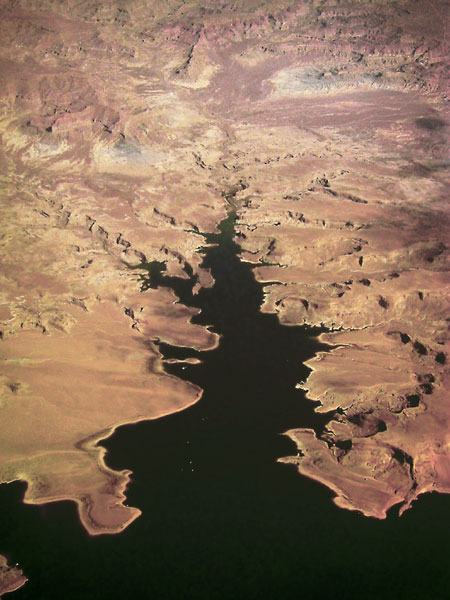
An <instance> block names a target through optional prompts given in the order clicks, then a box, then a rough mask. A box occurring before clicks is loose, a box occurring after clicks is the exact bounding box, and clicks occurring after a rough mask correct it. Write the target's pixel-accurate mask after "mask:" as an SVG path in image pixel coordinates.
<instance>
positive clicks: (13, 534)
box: [0, 215, 450, 600]
mask: <svg viewBox="0 0 450 600" xmlns="http://www.w3.org/2000/svg"><path fill="white" fill-rule="evenodd" d="M239 250H240V249H239V246H238V245H237V244H236V243H235V241H234V217H233V215H231V216H230V217H229V218H228V219H227V220H225V221H224V222H222V223H221V225H220V233H218V234H212V235H207V236H205V248H204V250H203V252H204V263H203V266H204V267H206V268H210V269H211V272H212V275H213V277H214V279H215V285H214V287H212V288H210V289H201V290H200V292H199V293H198V294H193V293H192V291H193V286H194V285H195V282H196V280H195V277H194V276H193V275H192V272H191V271H190V269H189V267H187V275H188V278H187V279H181V278H174V277H167V276H165V273H164V267H163V265H158V264H156V263H151V264H149V265H147V271H148V275H146V276H145V277H144V278H143V281H142V284H143V289H145V288H146V287H152V286H161V285H162V286H168V287H170V288H172V289H173V290H174V291H175V293H176V294H177V296H178V297H179V298H180V301H181V302H182V303H184V304H186V305H190V306H196V307H199V308H201V313H200V314H199V315H198V316H196V317H195V318H194V322H196V323H199V324H203V325H209V326H210V327H211V328H212V330H213V331H215V332H217V333H219V334H220V336H221V340H220V344H219V346H218V348H216V349H215V350H213V351H210V352H196V351H193V350H192V349H189V348H176V347H173V346H169V345H167V344H163V343H161V344H160V345H159V346H160V350H161V352H162V354H163V356H164V357H165V358H166V359H179V360H181V361H182V360H183V359H187V358H197V359H199V360H200V361H201V362H200V363H199V364H189V363H186V362H175V363H166V368H167V371H168V372H170V373H172V374H174V375H176V376H178V377H181V378H183V379H186V380H188V381H192V382H193V383H195V384H197V385H198V386H200V387H201V388H202V389H203V390H204V394H203V397H202V398H201V400H200V401H199V402H198V403H197V404H195V405H193V406H192V407H190V408H188V409H187V410H185V411H183V412H180V413H176V414H173V415H170V416H167V417H164V418H161V419H158V420H155V421H147V422H142V423H139V424H136V425H130V426H125V427H121V428H119V429H118V430H117V431H116V432H115V434H114V435H113V436H112V437H111V438H109V439H108V440H105V441H104V442H103V445H104V446H106V447H107V449H108V455H107V462H108V464H109V465H110V466H112V467H113V468H115V469H122V468H126V469H130V470H132V471H133V476H132V482H131V484H130V486H129V489H128V491H127V497H128V504H130V505H132V506H137V507H139V508H140V509H141V510H142V511H143V514H142V516H141V517H140V518H139V519H137V520H136V521H135V522H133V523H132V524H131V526H130V527H129V528H128V529H126V530H125V531H124V532H123V533H122V534H120V535H115V536H99V537H95V538H92V537H90V536H89V535H88V534H87V533H86V532H85V531H84V530H83V529H82V527H81V525H80V523H79V521H78V517H77V513H76V509H75V505H74V504H73V503H70V502H60V503H56V504H49V505H45V506H41V507H33V506H26V505H23V504H21V503H20V499H21V498H22V495H23V491H24V487H25V486H24V485H23V484H11V485H9V486H2V487H0V499H1V501H2V505H3V506H4V507H5V508H4V510H3V512H2V513H0V526H1V533H2V548H0V550H3V548H4V549H5V550H7V551H8V552H9V553H10V554H11V556H13V557H16V558H18V559H19V560H20V564H21V567H22V568H23V569H24V571H25V573H26V574H27V576H28V577H29V579H30V581H29V582H28V583H27V584H26V585H25V586H24V587H23V588H22V589H21V590H19V591H18V592H16V593H15V596H11V598H14V597H15V598H16V599H17V600H53V599H56V598H57V599H58V600H59V599H61V598H65V599H66V600H79V599H80V598H83V600H94V599H99V600H103V599H106V600H112V599H116V598H133V599H134V598H136V599H141V598H142V599H147V598H148V599H155V600H191V599H192V600H214V599H218V600H235V599H241V598H242V599H246V600H251V599H256V598H257V599H259V598H261V599H265V598H268V599H274V600H277V599H278V598H283V600H284V599H294V598H295V599H296V600H299V599H305V600H309V599H311V600H312V599H313V598H314V599H316V598H319V599H321V598H324V599H325V598H326V599H328V598H333V599H340V598H342V599H345V600H349V599H353V598H355V599H356V598H358V599H360V598H364V600H366V599H372V600H379V598H382V597H383V598H395V599H396V600H400V599H403V598H404V599H406V598H408V600H412V599H414V598H417V599H419V598H420V599H421V600H423V598H433V600H439V599H440V598H446V597H447V596H446V593H447V590H448V589H449V587H448V578H449V576H448V555H449V551H450V544H449V541H448V540H449V533H450V531H449V529H450V526H449V522H448V517H447V515H448V508H449V498H447V497H445V496H436V497H435V496H432V495H428V496H426V497H424V498H421V499H420V500H419V501H418V502H417V503H416V505H415V506H414V509H413V510H411V511H408V512H407V513H406V514H405V515H404V516H403V517H402V518H401V519H399V518H398V517H397V515H396V514H395V510H393V511H391V513H390V514H389V517H388V519H387V520H386V521H377V520H374V519H367V518H365V517H363V516H361V515H359V514H357V513H351V512H349V511H344V510H341V509H339V508H337V507H336V506H335V505H334V504H333V503H332V501H331V498H332V493H331V492H330V491H329V490H328V489H327V488H325V487H323V486H321V485H319V484H318V483H316V482H314V481H311V480H309V479H307V478H305V477H302V476H300V475H299V474H298V473H297V471H296V469H295V468H293V467H292V466H287V465H282V464H280V463H277V462H276V461H277V458H279V457H282V456H286V455H290V454H292V453H296V448H295V446H294V444H293V443H292V442H290V440H289V439H288V438H287V437H285V436H283V435H280V434H282V433H283V432H284V431H286V430H287V429H290V428H294V427H312V428H314V429H315V430H316V431H318V432H320V431H321V430H322V429H323V427H324V425H325V423H326V422H327V421H328V419H329V416H325V415H318V414H317V413H315V412H314V410H313V409H314V404H313V403H312V402H310V401H309V400H307V399H305V397H304V395H303V392H302V391H300V390H298V389H296V388H295V385H296V383H297V382H299V381H300V380H303V379H305V378H306V376H307V374H308V370H307V369H306V368H305V367H304V365H303V362H304V361H305V360H307V359H308V358H310V357H311V356H313V355H314V353H316V352H318V351H321V350H326V349H327V348H328V347H326V346H323V345H321V344H320V343H319V342H318V341H317V337H316V335H317V333H318V330H313V329H307V328H303V327H285V326H282V325H280V323H279V321H278V319H277V317H276V316H275V315H267V314H262V313H261V312H260V310H259V309H260V305H261V302H262V300H263V289H262V286H261V284H259V283H258V282H256V281H255V278H254V277H253V273H252V268H251V265H249V264H248V263H245V262H243V261H242V260H241V259H240V256H239ZM144 266H145V265H144ZM141 267H142V265H141ZM425 574H426V577H422V575H425ZM430 582H431V583H430Z"/></svg>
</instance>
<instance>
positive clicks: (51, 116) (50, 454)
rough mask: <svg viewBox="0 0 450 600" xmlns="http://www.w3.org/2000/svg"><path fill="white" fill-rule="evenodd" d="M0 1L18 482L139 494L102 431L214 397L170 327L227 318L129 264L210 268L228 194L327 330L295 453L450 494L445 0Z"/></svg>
mask: <svg viewBox="0 0 450 600" xmlns="http://www.w3.org/2000/svg"><path fill="white" fill-rule="evenodd" d="M0 7H1V19H0V27H1V32H2V39H3V43H2V48H1V51H0V60H1V65H2V66H1V73H2V87H1V90H0V104H1V109H2V118H1V120H0V135H1V154H0V164H1V168H2V173H3V177H2V199H3V202H2V206H1V211H2V232H1V235H0V243H1V247H2V256H1V263H2V270H1V273H2V274H1V277H2V280H1V281H2V285H1V291H0V318H1V323H2V327H1V337H2V341H1V348H2V356H3V359H2V376H1V386H2V387H1V404H0V405H1V412H2V424H3V427H2V431H3V435H2V442H1V467H0V476H1V481H4V482H5V481H12V480H14V479H25V480H27V481H28V482H29V487H28V491H27V496H26V500H27V501H30V502H48V501H53V500H57V499H60V498H71V499H73V500H75V501H76V502H77V503H78V504H79V507H80V515H81V518H82V521H83V523H84V525H85V526H86V527H87V528H88V530H89V531H90V532H91V533H102V532H114V531H119V530H121V529H122V528H123V527H125V526H126V525H127V523H129V522H130V521H131V520H133V519H134V518H135V517H136V516H137V515H138V514H139V511H138V510H137V509H133V508H129V507H126V506H124V504H123V500H124V489H125V486H126V483H127V480H128V475H129V473H128V472H121V473H116V472H114V471H112V470H110V469H108V467H106V465H105V463H104V461H103V453H102V451H101V449H100V448H99V447H98V446H96V443H97V441H98V440H99V439H102V438H104V437H106V436H107V435H109V434H110V433H111V431H113V429H114V427H116V426H117V425H119V424H121V423H127V422H133V421H137V420H139V419H149V418H157V417H158V416H161V415H163V414H168V413H170V412H172V411H174V410H181V409H182V408H184V407H185V406H188V405H189V404H191V403H192V402H195V401H196V399H197V398H198V397H199V394H200V393H201V391H200V390H198V389H196V388H194V386H192V385H189V384H187V383H185V382H181V381H179V380H177V379H175V378H173V377H170V376H168V375H167V374H166V373H164V371H163V369H162V367H161V360H160V356H159V354H158V351H157V349H156V347H155V346H154V345H153V343H152V340H153V341H155V340H158V339H161V340H164V341H167V342H170V343H171V344H175V345H177V344H178V345H186V346H191V347H196V348H199V349H207V348H212V347H214V345H215V344H217V338H216V336H214V335H213V334H212V333H211V332H209V331H208V330H207V329H204V328H201V327H198V326H195V325H192V324H191V323H190V318H191V316H192V314H193V311H192V310H191V309H187V308H185V307H182V306H181V305H180V304H177V298H176V297H175V296H174V295H173V294H172V293H170V292H169V291H167V290H161V289H158V290H148V291H146V292H144V293H142V292H140V282H139V270H136V269H133V270H132V269H130V268H129V267H130V266H136V265H138V264H140V263H141V262H142V261H152V260H158V261H164V262H165V263H166V266H167V272H168V273H169V274H171V275H178V276H180V277H187V276H188V273H190V272H191V270H192V272H193V273H194V274H195V275H196V276H197V277H198V286H197V287H199V286H210V285H212V283H213V282H212V280H211V276H210V274H209V273H208V272H207V271H206V270H204V269H202V268H201V256H200V255H199V254H198V252H197V250H198V248H199V247H200V246H201V244H202V243H203V238H202V237H201V236H200V235H199V232H204V231H213V230H214V228H215V225H216V224H217V223H218V222H219V221H220V220H221V219H222V218H223V217H224V215H225V214H226V208H227V206H228V205H232V206H235V207H237V208H238V209H239V219H240V231H239V234H238V235H239V242H240V244H241V245H242V247H243V258H244V259H245V260H247V261H250V262H253V263H254V264H255V265H256V268H255V274H256V277H257V278H258V279H259V280H260V281H263V282H266V283H267V286H266V288H265V289H266V296H265V302H264V305H263V307H262V310H264V311H267V312H276V313H278V315H279V318H280V320H281V321H282V322H283V323H285V324H287V325H289V324H297V323H308V324H314V325H317V324H324V325H325V326H327V327H328V328H329V329H330V333H329V334H327V335H325V336H324V340H325V341H327V342H329V343H330V344H331V345H332V346H333V348H332V349H331V351H330V352H328V353H324V354H321V355H319V356H317V357H316V358H314V359H313V360H311V361H310V364H309V366H310V367H311V369H312V373H311V375H310V377H309V378H308V380H307V381H306V382H304V383H302V384H299V385H301V387H303V388H305V389H306V390H307V392H308V397H310V398H311V399H314V400H319V401H320V403H321V405H320V407H319V408H318V409H317V410H320V411H326V412H329V413H330V422H329V424H328V426H327V429H326V431H325V433H324V434H322V435H321V436H320V437H317V436H316V434H315V432H313V431H310V430H302V429H297V430H295V429H294V430H292V431H290V432H288V435H289V436H290V437H291V438H292V439H293V440H294V441H295V442H296V443H297V445H298V448H299V453H298V456H296V457H291V458H286V459H283V460H285V461H289V462H292V463H294V464H296V465H297V466H298V468H299V470H300V472H302V473H304V474H306V475H308V476H309V477H313V478H315V479H317V480H319V481H321V482H323V483H325V484H326V485H328V486H329V487H330V488H332V489H333V490H334V491H335V492H336V494H337V499H336V502H337V503H338V504H339V505H340V506H343V507H346V508H351V509H357V510H360V511H362V512H364V513H365V514H367V515H373V516H377V517H383V516H385V514H386V510H387V509H388V508H389V507H390V506H392V505H393V504H396V503H400V502H401V503H403V506H404V507H407V506H409V503H410V502H411V500H413V499H414V498H415V497H416V496H417V495H418V494H419V493H422V492H425V491H429V490H433V489H434V490H440V491H444V492H448V491H450V490H449V478H450V475H449V473H450V462H449V457H450V454H449V443H450V433H449V423H448V419H449V414H450V413H449V410H448V392H447V391H446V387H447V386H448V381H449V372H448V361H449V352H450V348H449V336H448V321H447V319H448V316H447V315H448V308H449V300H448V298H449V295H448V291H449V274H448V264H449V263H448V261H449V250H448V247H449V234H448V231H449V209H448V202H447V199H448V198H447V189H448V188H447V187H446V186H448V178H447V168H448V154H447V152H448V124H447V122H448V111H447V110H446V106H447V104H446V102H447V95H446V94H447V92H448V87H447V86H448V78H446V75H445V66H446V64H445V63H446V57H447V56H448V51H449V49H448V44H446V42H445V41H444V36H443V27H444V21H445V15H446V14H447V13H446V11H447V10H448V6H447V3H446V2H445V1H443V0H442V1H430V2H420V3H418V2H414V1H412V0H411V1H410V0H405V1H398V2H384V1H382V0H371V1H367V2H351V1H348V2H322V1H320V0H311V1H308V2H307V1H294V0H291V1H287V0H286V1H283V2H277V3H274V2H269V1H262V0H260V1H257V0H254V1H253V2H243V1H239V2H237V1H236V2H232V1H228V2H221V3H217V2H212V1H211V2H197V1H194V0H192V1H186V2H185V1H181V0H180V1H177V0H173V1H171V2H162V1H161V2H159V1H154V2H151V3H148V2H141V1H138V0H133V1H132V2H126V3H123V2H118V1H117V2H108V3H103V4H101V5H99V4H97V3H95V2H92V0H85V1H83V2H76V3H75V2H67V1H65V2H54V1H51V2H50V1H45V0H35V1H32V0H17V1H16V0H14V1H13V0H11V1H6V0H3V1H2V2H1V3H0ZM299 401H300V400H299ZM69 473H70V477H69ZM74 474H75V476H74Z"/></svg>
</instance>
